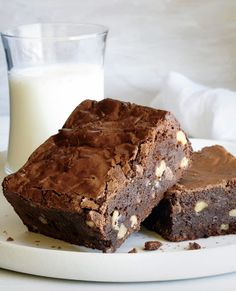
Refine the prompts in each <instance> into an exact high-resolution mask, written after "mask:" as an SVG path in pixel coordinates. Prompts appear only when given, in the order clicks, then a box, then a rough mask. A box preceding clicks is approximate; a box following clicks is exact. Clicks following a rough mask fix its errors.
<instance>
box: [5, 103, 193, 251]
mask: <svg viewBox="0 0 236 291" xmlns="http://www.w3.org/2000/svg"><path fill="white" fill-rule="evenodd" d="M190 154H191V146H190V144H189V141H188V139H187V137H186V136H185V134H184V132H183V131H182V130H181V128H180V125H179V123H178V122H177V121H176V119H175V118H174V117H173V115H172V114H171V113H169V112H167V111H162V110H156V109H152V108H148V107H144V106H139V105H135V104H131V103H126V102H121V101H117V100H112V99H104V100H102V101H100V102H96V101H92V100H86V101H84V102H82V103H81V104H80V105H79V106H78V107H77V108H76V109H75V110H74V112H72V114H71V116H70V117H69V118H68V120H67V121H66V123H65V125H64V126H63V128H62V129H61V130H59V133H58V134H56V135H54V136H52V137H50V138H49V139H48V140H47V141H46V142H45V143H43V144H42V145H41V146H40V147H39V148H38V149H37V150H36V151H35V152H34V153H33V154H32V155H31V156H30V158H29V160H28V161H27V163H26V164H25V165H24V166H23V167H22V168H21V169H20V170H19V171H18V172H16V173H14V174H12V175H10V176H8V177H6V178H5V179H4V182H3V192H4V194H5V196H6V198H7V199H8V201H9V202H10V203H11V204H12V206H13V207H14V209H15V211H16V212H17V213H18V215H19V216H20V218H21V219H22V221H23V222H24V224H25V225H26V226H27V227H28V229H29V230H30V231H34V232H39V233H42V234H44V235H48V236H51V237H54V238H57V239H62V240H64V241H67V242H70V243H73V244H78V245H84V246H87V247H91V248H97V249H101V250H103V251H106V252H111V251H115V250H116V248H117V247H119V246H120V245H121V244H122V242H123V241H124V240H125V239H126V238H127V237H128V236H129V235H130V234H131V233H132V232H134V231H137V230H139V228H140V224H141V222H142V221H143V220H144V219H145V218H146V217H147V216H148V215H149V214H150V212H151V210H152V209H153V207H154V206H155V205H157V203H158V202H159V201H160V200H161V199H162V198H163V194H164V192H165V191H166V190H167V189H168V188H170V187H171V186H173V185H174V184H175V183H176V181H177V180H178V179H179V178H180V177H181V176H182V174H183V172H184V171H185V170H186V169H187V167H188V164H189V161H190Z"/></svg>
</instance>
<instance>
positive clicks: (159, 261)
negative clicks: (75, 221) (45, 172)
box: [0, 139, 236, 282]
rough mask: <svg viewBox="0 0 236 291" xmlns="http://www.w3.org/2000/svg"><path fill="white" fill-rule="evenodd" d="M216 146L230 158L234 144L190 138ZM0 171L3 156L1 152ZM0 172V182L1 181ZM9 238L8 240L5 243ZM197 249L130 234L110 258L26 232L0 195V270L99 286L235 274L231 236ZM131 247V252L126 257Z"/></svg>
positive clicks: (234, 246)
mask: <svg viewBox="0 0 236 291" xmlns="http://www.w3.org/2000/svg"><path fill="white" fill-rule="evenodd" d="M216 143H218V144H222V145H223V146H225V147H226V148H227V149H228V150H229V151H230V152H231V153H233V154H234V155H236V144H234V143H225V142H218V141H209V140H197V139H195V140H192V144H193V147H194V149H195V150H198V149H200V148H202V147H203V146H206V145H213V144H216ZM0 162H1V163H0V167H1V169H3V164H4V158H3V154H1V161H0ZM3 176H4V173H3V170H2V172H1V179H2V178H3ZM9 237H12V238H13V239H14V241H7V239H8V238H9ZM155 239H158V240H160V241H161V242H162V243H163V247H162V248H161V250H157V251H152V252H148V251H143V250H142V248H143V245H144V242H145V241H148V240H155ZM197 242H198V243H199V244H200V245H201V246H202V249H200V250H193V251H189V250H186V248H187V246H188V242H181V243H170V242H167V241H164V240H163V239H162V238H160V237H159V236H158V235H157V234H155V233H154V232H150V231H147V230H142V231H140V232H139V233H137V234H134V235H132V236H131V237H130V238H129V239H128V240H127V241H126V242H125V243H124V244H123V245H122V247H121V248H120V249H119V250H118V251H117V253H114V254H103V253H101V252H99V251H94V250H91V249H88V248H85V247H78V246H74V245H71V244H68V243H65V242H62V241H59V240H54V239H51V238H48V237H45V236H43V235H39V234H34V233H30V232H28V231H27V230H26V227H25V226H24V225H23V224H22V222H21V220H20V219H19V218H18V216H17V215H16V214H15V213H14V211H13V209H12V207H11V206H10V205H9V204H8V203H7V202H6V200H5V198H4V197H3V195H2V193H0V267H2V268H5V269H9V270H14V271H18V272H23V273H28V274H34V275H39V276H46V277H54V278H62V279H74V280H87V281H104V282H140V281H142V282H144V281H162V280H176V279H187V278H196V277H205V276H212V275H217V274H223V273H229V272H234V271H236V235H228V236H219V237H211V238H207V239H200V240H197ZM133 247H136V248H137V249H138V253H137V254H128V251H129V250H131V249H132V248H133Z"/></svg>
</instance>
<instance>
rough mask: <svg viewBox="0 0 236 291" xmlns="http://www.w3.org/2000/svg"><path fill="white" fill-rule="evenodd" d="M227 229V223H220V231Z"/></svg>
mask: <svg viewBox="0 0 236 291" xmlns="http://www.w3.org/2000/svg"><path fill="white" fill-rule="evenodd" d="M228 229H229V225H228V223H226V224H225V223H222V224H221V226H220V230H228Z"/></svg>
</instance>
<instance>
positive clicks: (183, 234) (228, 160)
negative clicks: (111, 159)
mask: <svg viewBox="0 0 236 291" xmlns="http://www.w3.org/2000/svg"><path fill="white" fill-rule="evenodd" d="M192 159H193V161H192V165H191V167H190V168H189V169H188V171H187V172H186V174H185V175H184V177H183V178H182V179H181V180H180V181H179V182H178V183H177V184H176V185H175V186H173V187H172V188H171V189H169V190H168V191H167V192H166V193H165V196H164V198H163V199H162V201H161V202H160V204H159V205H158V206H157V207H156V208H155V209H154V210H153V212H152V214H151V215H150V216H149V217H148V219H147V220H146V221H145V225H146V226H148V228H150V229H154V230H156V231H157V232H158V233H160V234H161V235H162V236H163V237H164V238H166V239H167V240H170V241H182V240H191V239H197V238H203V237H208V236H215V235H221V234H233V233H236V158H235V157H234V156H232V155H231V154H230V153H229V152H227V151H226V150H225V149H224V148H223V147H221V146H218V145H215V146H211V147H206V148H204V149H202V150H201V151H200V152H196V153H194V154H193V157H192Z"/></svg>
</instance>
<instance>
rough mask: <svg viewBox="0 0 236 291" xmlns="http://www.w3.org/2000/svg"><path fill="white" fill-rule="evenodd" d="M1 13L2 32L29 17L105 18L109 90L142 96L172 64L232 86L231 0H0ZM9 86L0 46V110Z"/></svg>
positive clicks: (235, 36) (235, 31)
mask: <svg viewBox="0 0 236 291" xmlns="http://www.w3.org/2000/svg"><path fill="white" fill-rule="evenodd" d="M0 13H1V14H0V31H3V30H4V29H6V28H8V27H12V26H15V25H19V24H27V23H32V22H53V21H64V22H67V21H70V22H92V23H100V24H105V25H107V26H108V27H109V28H110V35H109V40H108V46H107V55H106V96H107V97H108V96H109V97H119V98H122V99H129V100H137V98H138V99H139V100H140V98H142V101H143V103H145V102H147V99H150V98H152V97H153V96H155V94H156V92H157V90H158V77H160V76H163V75H164V74H166V72H168V71H169V70H175V71H179V72H181V73H183V74H186V75H187V76H189V77H190V78H193V79H194V80H196V81H200V82H202V83H205V84H208V85H212V86H224V87H228V88H231V89H236V82H235V80H236V1H235V0H30V1H29V0H0ZM6 85H7V82H6V68H5V63H4V58H3V52H2V49H1V52H0V114H6V113H7V112H8V94H7V86H6Z"/></svg>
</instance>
